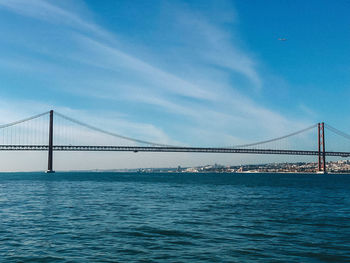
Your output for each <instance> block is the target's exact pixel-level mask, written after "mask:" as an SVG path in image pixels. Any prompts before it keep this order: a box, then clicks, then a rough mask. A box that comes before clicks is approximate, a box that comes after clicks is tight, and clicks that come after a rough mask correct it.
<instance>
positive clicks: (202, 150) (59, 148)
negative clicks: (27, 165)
mask: <svg viewBox="0 0 350 263" xmlns="http://www.w3.org/2000/svg"><path fill="white" fill-rule="evenodd" d="M48 149H49V146H48V145H0V151H48ZM53 150H54V151H116V152H192V153H246V154H282V155H318V151H306V150H274V149H244V148H241V149H238V148H211V147H153V146H92V145H54V146H53ZM325 154H326V155H327V156H341V157H349V156H350V152H325Z"/></svg>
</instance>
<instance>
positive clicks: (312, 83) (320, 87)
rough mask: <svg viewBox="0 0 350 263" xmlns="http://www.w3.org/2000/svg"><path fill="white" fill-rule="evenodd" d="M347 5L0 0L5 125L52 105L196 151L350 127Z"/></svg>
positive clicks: (0, 115) (0, 104)
mask: <svg viewBox="0 0 350 263" xmlns="http://www.w3.org/2000/svg"><path fill="white" fill-rule="evenodd" d="M349 10H350V2H349V1H346V0H343V1H342V0H339V1H313V0H309V1H292V0H289V1H287V0H284V1H282V0H278V1H277V0H276V1H273V0H270V1H257V0H255V1H253V0H251V1H243V0H240V1H204V0H201V1H153V0H149V1H122V0H118V1H112V0H104V1H93V0H85V1H81V0H75V1H68V0H61V1H49V0H47V1H45V0H0V32H1V38H0V54H1V56H0V91H1V97H0V122H1V123H6V122H9V121H13V120H16V119H20V118H23V117H26V116H29V115H31V114H36V113H40V112H43V111H47V110H48V109H51V108H52V109H55V110H57V111H59V112H62V113H64V114H68V115H70V116H72V117H74V118H77V119H81V120H83V121H85V122H88V123H91V124H93V125H103V127H105V128H106V129H109V130H112V131H115V132H118V133H121V134H124V135H126V136H132V137H137V138H140V139H144V140H151V141H156V142H159V143H168V144H181V145H194V146H228V145H237V144H241V143H247V142H252V141H258V140H262V139H266V138H271V137H276V136H279V135H283V134H286V133H288V132H292V131H295V130H298V129H301V128H304V127H307V126H309V125H311V124H313V123H316V122H318V121H325V122H328V123H330V124H332V125H333V126H335V127H338V128H339V129H342V130H345V131H350V122H349V121H350V118H349V114H347V113H348V112H349V109H350V106H349V103H348V100H349V95H350V87H349V83H350V74H349V73H350V51H349V46H350V18H349V16H348V11H349ZM278 38H286V39H287V41H279V40H278ZM206 161H207V160H206ZM218 161H220V159H219V160H218ZM164 164H166V162H165V163H164ZM171 164H173V163H171Z"/></svg>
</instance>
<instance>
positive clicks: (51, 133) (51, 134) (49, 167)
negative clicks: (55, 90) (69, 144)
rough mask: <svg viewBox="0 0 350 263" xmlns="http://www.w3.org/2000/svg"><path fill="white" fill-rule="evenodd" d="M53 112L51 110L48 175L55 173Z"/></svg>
mask: <svg viewBox="0 0 350 263" xmlns="http://www.w3.org/2000/svg"><path fill="white" fill-rule="evenodd" d="M52 163H53V110H50V123H49V153H48V165H47V171H46V173H54V172H55V171H54V170H53V165H52Z"/></svg>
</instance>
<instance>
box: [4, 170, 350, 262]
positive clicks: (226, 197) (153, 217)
mask: <svg viewBox="0 0 350 263" xmlns="http://www.w3.org/2000/svg"><path fill="white" fill-rule="evenodd" d="M0 262H350V175H286V174H284V175H278V174H274V175H269V174H244V175H239V174H126V173H125V174H120V173H56V174H44V173H4V174H0Z"/></svg>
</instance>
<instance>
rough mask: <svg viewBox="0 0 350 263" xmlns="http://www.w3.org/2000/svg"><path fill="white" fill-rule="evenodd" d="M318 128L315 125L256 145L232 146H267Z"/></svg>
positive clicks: (237, 146)
mask: <svg viewBox="0 0 350 263" xmlns="http://www.w3.org/2000/svg"><path fill="white" fill-rule="evenodd" d="M316 127H317V124H314V125H312V126H310V127H307V128H305V129H302V130H299V131H296V132H293V133H290V134H287V135H284V136H281V137H277V138H274V139H269V140H266V141H260V142H255V143H249V144H242V145H236V146H232V148H239V147H250V146H257V145H261V144H265V143H269V142H275V141H279V140H282V139H286V138H288V137H291V136H294V135H298V134H300V133H303V132H306V131H308V130H311V129H313V128H316Z"/></svg>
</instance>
